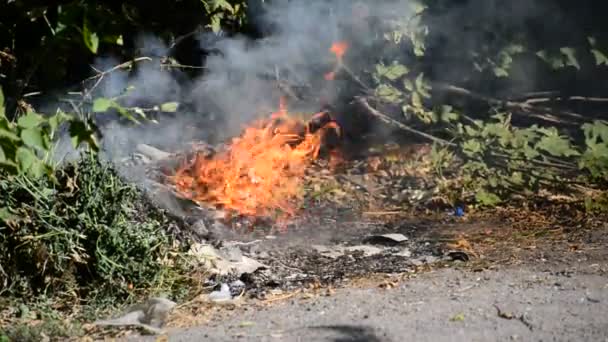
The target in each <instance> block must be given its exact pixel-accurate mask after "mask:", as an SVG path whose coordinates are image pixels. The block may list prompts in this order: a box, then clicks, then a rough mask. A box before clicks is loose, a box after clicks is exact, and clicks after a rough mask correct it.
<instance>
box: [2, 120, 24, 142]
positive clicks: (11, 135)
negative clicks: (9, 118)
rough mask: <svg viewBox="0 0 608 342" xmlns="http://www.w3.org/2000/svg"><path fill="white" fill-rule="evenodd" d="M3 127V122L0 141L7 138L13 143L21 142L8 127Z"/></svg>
mask: <svg viewBox="0 0 608 342" xmlns="http://www.w3.org/2000/svg"><path fill="white" fill-rule="evenodd" d="M2 126H3V125H2V122H0V139H2V138H5V139H7V140H11V141H13V142H17V141H19V140H20V139H19V136H18V135H17V134H15V133H14V132H13V131H12V130H10V129H9V127H8V125H7V127H6V128H5V127H2Z"/></svg>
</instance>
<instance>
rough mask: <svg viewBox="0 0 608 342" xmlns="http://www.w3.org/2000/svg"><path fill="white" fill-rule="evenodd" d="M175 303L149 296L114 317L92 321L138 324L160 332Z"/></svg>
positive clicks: (127, 324) (111, 323)
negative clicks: (142, 301)
mask: <svg viewBox="0 0 608 342" xmlns="http://www.w3.org/2000/svg"><path fill="white" fill-rule="evenodd" d="M175 305H176V303H175V302H173V301H171V300H169V299H166V298H160V297H156V298H150V299H149V300H147V301H146V302H145V303H142V304H138V305H134V306H132V307H131V308H129V309H128V310H127V312H126V313H125V314H124V315H122V316H120V317H118V318H114V319H108V320H99V321H96V322H94V324H95V325H100V326H140V327H142V328H144V329H146V330H148V331H150V332H153V333H160V332H162V330H161V329H160V328H161V327H162V326H164V325H165V323H166V321H167V317H168V316H169V313H170V312H171V310H172V309H173V308H174V307H175Z"/></svg>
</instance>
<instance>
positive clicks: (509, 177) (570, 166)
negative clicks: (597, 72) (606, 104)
mask: <svg viewBox="0 0 608 342" xmlns="http://www.w3.org/2000/svg"><path fill="white" fill-rule="evenodd" d="M582 130H583V132H584V134H585V136H586V142H585V145H584V146H582V147H581V146H576V145H574V144H573V142H572V141H571V139H569V138H568V137H566V136H563V135H561V134H560V133H559V131H558V130H557V129H556V128H555V127H548V128H546V127H538V126H536V125H533V126H530V127H526V128H518V127H514V126H512V125H511V117H510V115H507V114H497V115H494V116H493V120H492V121H490V122H482V121H475V122H473V123H472V124H470V125H464V124H462V123H459V124H457V125H456V128H455V134H456V136H458V137H459V141H460V143H459V146H460V149H461V154H462V156H463V157H464V160H465V163H464V165H463V167H462V176H463V179H464V183H465V186H466V187H467V189H469V190H471V191H473V193H475V199H476V201H477V202H479V203H480V204H482V205H488V206H493V205H496V204H498V203H500V202H502V201H503V200H505V199H507V198H509V197H510V196H511V195H513V194H520V195H532V194H534V193H537V192H538V191H539V190H540V189H553V190H560V189H564V188H566V187H567V186H568V184H569V181H568V179H572V178H573V177H574V176H575V175H576V174H577V173H578V172H577V167H576V165H577V164H578V169H580V170H583V171H587V173H586V174H583V175H578V176H579V180H584V181H586V182H590V184H592V183H593V182H597V181H601V182H605V181H606V180H608V177H607V176H608V157H607V156H608V154H607V152H608V144H606V140H604V138H607V137H608V126H607V125H606V124H605V123H604V122H595V123H593V124H585V125H583V127H582ZM581 151H583V152H581ZM586 177H587V179H585V178H586Z"/></svg>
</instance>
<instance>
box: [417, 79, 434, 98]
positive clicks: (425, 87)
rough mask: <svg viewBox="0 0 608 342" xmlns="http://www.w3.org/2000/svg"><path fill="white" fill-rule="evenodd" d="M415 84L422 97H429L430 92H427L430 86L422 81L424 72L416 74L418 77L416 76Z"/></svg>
mask: <svg viewBox="0 0 608 342" xmlns="http://www.w3.org/2000/svg"><path fill="white" fill-rule="evenodd" d="M415 84H416V90H418V92H419V93H420V95H421V96H422V97H425V98H429V97H431V94H430V93H429V92H428V91H429V90H431V86H429V85H428V84H427V83H426V82H425V81H424V73H420V75H418V77H416V81H415Z"/></svg>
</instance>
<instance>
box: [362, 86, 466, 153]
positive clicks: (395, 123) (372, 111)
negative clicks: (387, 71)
mask: <svg viewBox="0 0 608 342" xmlns="http://www.w3.org/2000/svg"><path fill="white" fill-rule="evenodd" d="M356 100H357V102H359V104H361V105H362V106H363V108H365V109H366V110H367V112H368V113H369V114H371V115H373V116H375V117H377V118H378V119H380V120H381V121H383V122H385V123H388V124H391V125H393V126H396V127H398V128H400V129H402V130H404V131H408V132H410V133H413V134H416V135H419V136H421V137H423V138H426V139H429V140H431V141H434V142H436V143H438V144H441V145H444V146H456V144H454V143H452V142H450V141H447V140H444V139H441V138H437V137H435V136H432V135H430V134H427V133H424V132H421V131H419V130H416V129H413V128H411V127H409V126H407V125H405V124H403V123H401V122H399V121H397V120H395V119H393V118H391V117H389V116H388V115H386V114H383V113H381V112H379V111H378V110H377V109H375V108H373V107H372V106H371V105H370V104H369V102H367V100H366V99H365V98H363V97H357V98H356Z"/></svg>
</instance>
